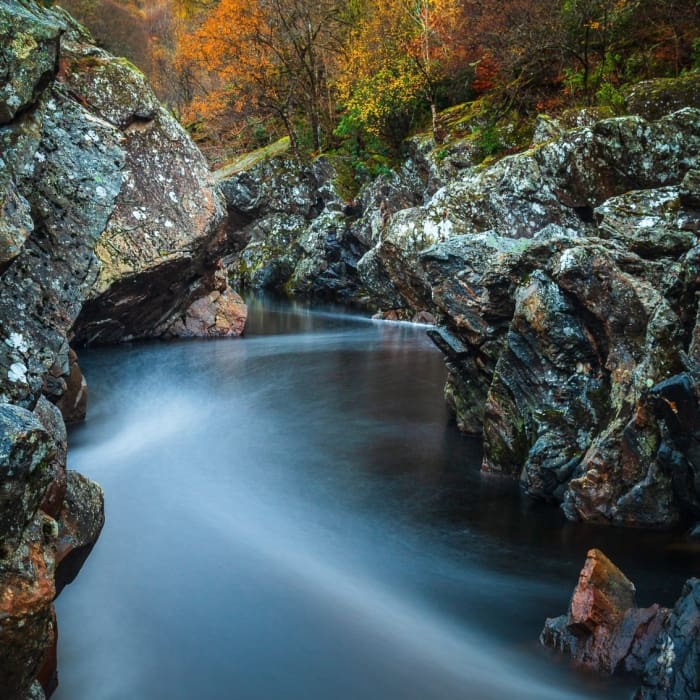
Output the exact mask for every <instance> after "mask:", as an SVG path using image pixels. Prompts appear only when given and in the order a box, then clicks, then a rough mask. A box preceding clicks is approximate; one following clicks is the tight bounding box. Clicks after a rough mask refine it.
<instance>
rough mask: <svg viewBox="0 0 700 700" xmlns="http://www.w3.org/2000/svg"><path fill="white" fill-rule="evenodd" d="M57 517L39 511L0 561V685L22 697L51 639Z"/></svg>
mask: <svg viewBox="0 0 700 700" xmlns="http://www.w3.org/2000/svg"><path fill="white" fill-rule="evenodd" d="M55 528H56V523H55V521H53V520H51V519H50V518H48V517H46V516H45V515H41V514H40V515H37V517H36V518H34V520H33V521H32V523H31V524H30V525H29V526H27V528H25V530H24V533H23V539H22V543H21V545H20V546H19V547H18V548H17V549H16V550H15V552H14V554H13V556H11V557H8V558H6V559H3V560H1V561H0V576H1V580H2V588H0V649H2V654H0V689H2V697H3V698H13V699H14V698H19V697H24V695H23V693H25V692H26V690H27V689H28V688H29V687H30V686H31V685H32V682H33V681H34V679H35V678H36V677H37V674H38V672H39V670H40V668H41V666H42V664H43V663H44V659H45V657H46V653H47V649H50V648H51V647H52V645H53V642H54V636H55V627H54V622H53V619H54V618H53V604H52V603H53V599H54V595H55V587H54V550H53V543H54V537H55Z"/></svg>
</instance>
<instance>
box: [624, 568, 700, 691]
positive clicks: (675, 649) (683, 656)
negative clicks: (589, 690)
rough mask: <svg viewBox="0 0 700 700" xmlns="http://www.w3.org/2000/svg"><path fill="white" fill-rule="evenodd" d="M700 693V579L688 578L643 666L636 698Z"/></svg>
mask: <svg viewBox="0 0 700 700" xmlns="http://www.w3.org/2000/svg"><path fill="white" fill-rule="evenodd" d="M699 694H700V580H699V579H697V578H693V579H689V580H688V581H687V583H686V584H685V587H684V588H683V592H682V594H681V597H680V598H679V599H678V601H677V602H676V604H675V606H674V607H673V610H672V611H671V612H670V615H669V616H668V618H667V620H666V622H665V624H664V627H663V629H662V630H661V632H660V633H659V635H658V637H657V640H656V644H655V646H654V648H653V649H652V650H651V653H650V654H649V655H648V659H647V664H646V666H645V667H644V674H643V676H642V686H641V688H640V689H639V690H638V691H637V694H636V695H635V696H634V697H635V700H697V698H698V695H699Z"/></svg>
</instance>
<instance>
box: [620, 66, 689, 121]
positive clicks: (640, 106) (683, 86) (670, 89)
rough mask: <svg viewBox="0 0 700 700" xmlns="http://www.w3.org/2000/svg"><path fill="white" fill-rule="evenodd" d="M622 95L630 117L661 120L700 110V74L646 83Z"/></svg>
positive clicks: (637, 85)
mask: <svg viewBox="0 0 700 700" xmlns="http://www.w3.org/2000/svg"><path fill="white" fill-rule="evenodd" d="M623 94H624V98H625V106H626V108H627V111H628V112H629V113H630V114H639V115H641V116H642V117H644V118H646V119H659V118H660V117H663V116H664V115H665V114H669V113H670V112H675V111H676V110H678V109H683V107H700V72H698V71H693V72H691V73H687V74H686V75H682V76H680V77H678V78H657V79H656V80H645V81H643V82H641V83H637V84H636V85H632V86H631V87H628V88H626V89H625V90H623Z"/></svg>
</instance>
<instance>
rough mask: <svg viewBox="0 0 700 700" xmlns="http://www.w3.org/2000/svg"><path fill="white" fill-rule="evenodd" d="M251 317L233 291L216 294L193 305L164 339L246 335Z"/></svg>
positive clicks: (205, 297) (167, 331)
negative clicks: (248, 318) (246, 328)
mask: <svg viewBox="0 0 700 700" xmlns="http://www.w3.org/2000/svg"><path fill="white" fill-rule="evenodd" d="M247 317H248V309H247V307H246V305H245V302H244V301H243V299H241V297H240V296H239V295H238V294H236V292H234V291H233V290H231V289H229V288H226V289H224V290H223V291H216V290H215V291H213V292H210V293H209V294H207V295H206V296H204V297H201V298H199V299H197V301H195V302H194V303H192V304H191V305H190V306H189V307H188V309H187V310H186V311H185V313H184V314H183V315H182V316H181V317H179V318H178V319H176V320H175V322H174V323H172V324H171V325H170V326H169V327H168V328H167V330H165V331H164V332H163V335H164V336H166V337H168V336H170V337H173V336H174V337H179V338H191V337H229V336H239V335H241V334H242V333H243V329H244V328H245V322H246V319H247Z"/></svg>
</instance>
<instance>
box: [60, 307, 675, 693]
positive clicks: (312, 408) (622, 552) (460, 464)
mask: <svg viewBox="0 0 700 700" xmlns="http://www.w3.org/2000/svg"><path fill="white" fill-rule="evenodd" d="M81 366H82V367H83V370H84V373H85V375H86V377H87V380H88V383H89V386H90V409H89V417H88V420H87V421H86V423H85V424H84V425H82V426H80V427H79V428H77V429H75V430H73V431H72V432H71V435H70V452H69V466H70V467H71V468H74V469H78V470H79V471H81V472H83V473H84V474H86V475H88V476H90V477H91V478H93V479H95V480H96V481H98V482H100V483H101V484H102V486H103V487H104V489H105V492H106V512H107V523H106V525H105V528H104V530H103V533H102V536H101V538H100V540H99V542H98V544H97V545H96V547H95V549H94V550H93V553H92V555H91V556H90V558H89V559H88V561H87V563H86V565H85V567H84V568H83V571H82V572H81V574H80V575H79V577H78V578H77V580H76V581H75V582H74V583H73V584H72V585H70V586H69V587H67V588H66V589H65V590H64V592H63V593H62V594H61V596H60V598H59V599H58V601H57V608H58V617H59V679H60V687H59V690H58V691H57V693H56V695H55V696H54V698H55V700H152V699H161V698H162V699H166V698H167V699H168V700H180V699H182V700H186V699H187V700H190V699H191V700H214V699H217V700H221V699H227V698H232V699H233V698H235V699H236V700H277V699H278V698H279V699H282V698H284V699H285V700H399V699H401V700H438V699H439V700H442V699H445V700H447V699H458V698H459V699H461V700H464V699H469V700H491V699H493V700H506V699H508V700H513V699H517V700H530V699H532V700H535V699H537V700H548V699H550V698H551V699H564V698H593V697H595V698H628V697H630V695H631V690H630V688H631V687H632V686H631V685H630V683H629V681H627V682H625V681H624V680H615V681H610V680H608V681H603V680H600V679H596V678H594V677H592V676H590V675H587V674H583V673H581V672H577V671H575V670H573V669H571V668H570V667H569V666H568V665H567V664H566V663H564V662H562V661H561V660H557V659H553V658H552V657H551V656H550V654H549V653H548V652H547V651H545V650H544V649H542V648H541V647H540V646H539V644H538V642H537V637H538V634H539V632H540V629H541V627H542V624H543V622H544V618H545V617H547V616H554V615H558V614H560V613H562V612H564V611H565V610H566V606H567V603H568V599H569V597H570V595H571V591H572V588H573V586H574V584H575V583H576V579H577V576H578V572H579V570H580V568H581V566H582V564H583V561H584V559H585V553H586V550H587V549H588V548H590V547H593V546H598V547H601V548H602V549H603V550H604V551H606V553H608V555H609V556H611V557H612V558H613V560H614V561H616V563H618V565H620V566H621V568H623V570H625V572H626V573H627V574H628V576H630V578H632V579H633V580H634V581H635V582H636V583H637V588H638V591H639V602H640V604H645V605H646V604H649V603H651V602H652V601H654V600H656V601H659V602H662V603H666V604H670V603H672V602H673V600H674V599H675V598H676V597H677V595H678V594H679V592H680V587H681V583H682V580H683V579H684V577H685V575H686V574H687V562H684V561H683V560H679V559H678V558H677V557H676V556H674V555H673V554H672V553H673V552H674V551H675V550H674V548H673V545H674V542H675V540H674V537H673V536H671V535H664V534H654V533H641V532H630V531H622V530H611V529H608V528H595V527H590V526H588V527H587V526H582V525H575V524H571V523H567V522H566V521H565V520H564V518H563V516H562V515H561V513H560V511H559V510H558V509H557V508H555V507H552V506H543V505H538V504H533V503H532V502H530V501H529V500H528V499H526V498H524V497H521V496H520V494H519V492H518V489H517V486H516V485H515V484H513V483H511V482H507V481H503V480H500V479H496V478H493V477H490V478H487V477H485V476H482V475H481V474H480V473H479V461H480V445H479V443H478V441H476V440H472V439H468V438H465V437H464V436H461V435H460V434H459V433H458V431H457V430H456V428H455V427H454V425H453V424H452V423H450V420H449V415H448V412H447V409H446V407H445V404H444V401H443V398H442V385H443V382H444V378H445V368H444V364H443V360H442V357H441V355H440V353H439V352H438V351H437V350H436V349H435V348H434V347H433V346H432V345H431V343H430V341H429V340H428V339H427V338H426V335H425V328H424V327H420V326H415V325H409V324H399V323H386V322H378V321H372V320H369V319H366V318H362V317H359V316H353V315H352V314H348V313H343V312H340V311H337V310H333V309H326V310H313V311H312V310H310V309H308V308H306V307H304V306H301V305H284V304H275V303H270V302H264V301H262V300H257V299H252V300H251V304H250V318H249V325H248V330H247V332H246V336H245V337H244V338H242V339H221V340H212V341H182V342H179V341H178V342H172V343H163V342H155V343H145V344H134V345H130V346H122V347H118V348H108V349H95V350H89V351H85V352H84V353H83V354H82V355H81Z"/></svg>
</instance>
